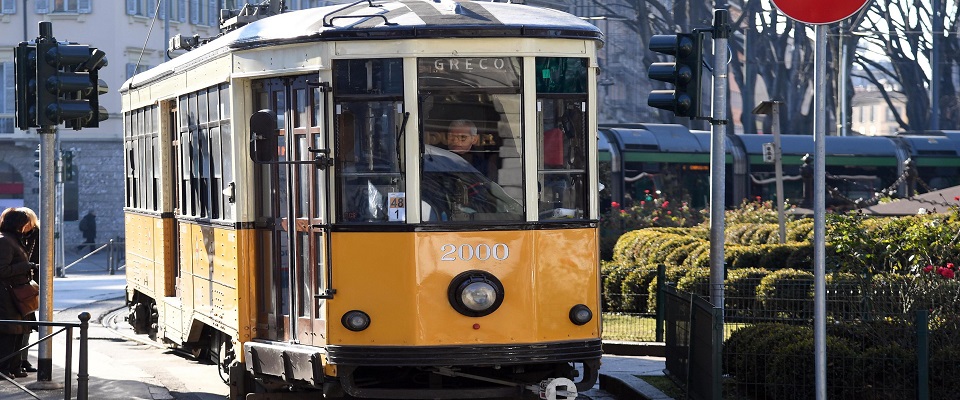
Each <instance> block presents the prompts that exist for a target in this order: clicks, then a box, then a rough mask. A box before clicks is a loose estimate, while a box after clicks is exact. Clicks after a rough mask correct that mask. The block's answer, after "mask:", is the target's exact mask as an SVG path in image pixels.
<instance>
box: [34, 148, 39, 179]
mask: <svg viewBox="0 0 960 400" xmlns="http://www.w3.org/2000/svg"><path fill="white" fill-rule="evenodd" d="M33 166H34V167H36V168H37V169H36V170H34V171H33V176H36V177H38V178H39V177H40V169H41V168H40V145H39V144H38V145H37V149H36V150H34V151H33Z"/></svg>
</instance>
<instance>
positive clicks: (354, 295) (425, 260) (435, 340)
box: [328, 229, 599, 345]
mask: <svg viewBox="0 0 960 400" xmlns="http://www.w3.org/2000/svg"><path fill="white" fill-rule="evenodd" d="M596 245H597V239H596V230H594V229H566V230H526V231H489V232H398V233H347V232H338V233H334V234H333V246H334V249H333V252H332V254H333V261H332V262H333V264H332V266H333V271H334V279H333V285H334V287H335V288H336V289H337V294H336V296H334V299H333V300H331V301H329V302H328V307H329V308H328V310H329V319H330V320H331V321H335V322H333V323H331V324H329V326H328V330H329V338H330V343H331V344H357V345H452V344H497V343H500V344H503V343H534V342H542V341H564V340H571V339H586V338H597V337H598V336H599V321H598V320H599V318H595V320H594V321H592V322H590V323H588V324H586V325H584V326H576V325H574V324H573V323H571V322H570V319H569V316H568V315H569V312H570V308H571V307H573V306H574V305H576V304H585V305H587V306H588V307H590V308H591V310H593V311H594V314H599V308H598V307H599V305H598V301H599V300H598V299H599V297H598V296H599V294H598V293H599V292H598V283H597V282H598V281H597V279H598V278H597V274H598V269H597V255H596V252H597V250H596V249H597V247H596ZM470 270H480V271H486V272H489V273H490V274H492V275H494V276H495V277H497V279H498V280H500V282H501V283H502V284H503V286H504V293H505V294H504V300H503V303H502V304H501V306H500V308H499V309H497V311H495V312H494V313H492V314H490V315H487V316H483V317H468V316H464V315H462V314H460V313H458V312H457V311H456V310H455V309H454V308H453V307H452V306H451V305H450V301H449V299H448V288H449V286H450V283H451V281H452V280H453V279H454V278H455V277H456V276H457V275H458V274H460V273H462V272H465V271H470ZM354 309H357V310H362V311H364V312H366V313H368V314H369V315H370V317H371V320H372V323H371V326H370V328H368V329H367V330H365V331H362V332H351V331H348V330H346V329H345V328H343V327H342V325H341V324H339V319H340V318H341V316H342V315H343V314H344V313H345V312H347V311H349V310H354Z"/></svg>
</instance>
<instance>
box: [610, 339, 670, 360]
mask: <svg viewBox="0 0 960 400" xmlns="http://www.w3.org/2000/svg"><path fill="white" fill-rule="evenodd" d="M665 349H666V346H665V345H664V344H663V343H660V342H625V341H619V340H604V341H603V354H612V355H615V356H650V357H666V351H665Z"/></svg>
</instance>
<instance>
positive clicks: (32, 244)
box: [17, 207, 40, 372]
mask: <svg viewBox="0 0 960 400" xmlns="http://www.w3.org/2000/svg"><path fill="white" fill-rule="evenodd" d="M17 210H19V211H23V212H25V213H27V217H29V218H30V223H31V224H33V229H32V230H31V231H29V232H27V233H25V234H23V237H22V238H21V239H22V242H21V244H22V245H23V250H24V251H25V252H26V253H27V259H29V260H30V262H32V263H33V279H34V280H39V279H38V278H39V277H40V269H39V268H38V266H39V265H40V246H39V244H40V219H39V218H37V213H35V212H33V210H31V209H30V208H27V207H18V208H17ZM23 319H24V320H25V321H36V320H37V313H35V312H32V313H30V314H27V315H24V316H23ZM31 329H33V330H38V327H37V326H33V327H32V328H31ZM29 345H30V331H27V333H25V334H24V335H23V341H22V342H20V347H21V348H24V349H26V347H27V346H29ZM29 356H30V354H29V350H23V351H21V352H20V368H22V369H23V371H24V372H37V369H36V368H34V366H33V364H31V363H30V359H29Z"/></svg>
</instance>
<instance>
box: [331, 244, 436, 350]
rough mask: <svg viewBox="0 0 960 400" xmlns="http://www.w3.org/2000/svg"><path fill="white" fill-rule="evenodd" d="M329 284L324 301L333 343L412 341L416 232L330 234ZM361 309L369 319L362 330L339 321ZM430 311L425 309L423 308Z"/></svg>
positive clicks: (415, 329)
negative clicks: (333, 290) (330, 292)
mask: <svg viewBox="0 0 960 400" xmlns="http://www.w3.org/2000/svg"><path fill="white" fill-rule="evenodd" d="M331 241H332V246H333V249H332V251H331V257H332V259H333V260H332V263H333V264H332V265H333V274H334V275H333V286H334V288H336V289H337V294H336V295H335V296H334V297H333V299H332V300H328V301H327V310H328V318H327V319H328V320H330V321H337V323H331V324H328V325H327V329H328V336H327V337H328V338H329V343H331V344H365V345H386V344H403V345H412V344H416V343H417V342H418V339H417V338H416V337H415V335H416V332H417V330H418V328H417V327H416V323H417V320H416V318H411V317H410V314H411V312H413V313H417V312H419V311H420V310H419V307H418V305H417V304H416V302H415V298H414V296H413V289H414V286H415V284H416V281H417V277H416V271H415V269H414V268H413V244H414V237H413V235H412V234H409V233H366V232H364V233H334V234H332V236H331ZM350 310H363V311H365V312H367V313H368V314H370V317H371V320H372V321H373V322H372V324H371V326H370V328H369V329H367V330H365V331H362V332H350V331H348V330H347V329H345V328H344V327H343V325H341V324H340V323H339V321H340V318H341V317H342V316H343V314H344V313H346V312H347V311H350ZM423 311H426V312H429V310H423Z"/></svg>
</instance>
